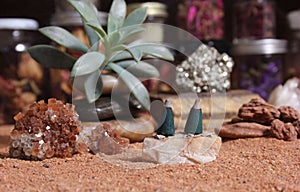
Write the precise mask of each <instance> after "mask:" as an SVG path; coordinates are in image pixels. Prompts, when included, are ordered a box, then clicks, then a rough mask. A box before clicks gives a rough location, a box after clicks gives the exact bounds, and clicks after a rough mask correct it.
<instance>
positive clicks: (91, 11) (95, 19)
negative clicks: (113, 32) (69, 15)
mask: <svg viewBox="0 0 300 192" xmlns="http://www.w3.org/2000/svg"><path fill="white" fill-rule="evenodd" d="M68 1H69V3H70V4H71V5H72V6H73V7H74V8H75V9H76V10H77V12H78V13H79V14H80V16H81V18H82V19H83V21H84V22H85V23H86V24H90V25H93V26H95V27H97V28H99V29H102V31H103V32H104V34H105V31H104V30H103V28H102V26H101V23H100V19H99V13H98V10H97V8H96V7H95V5H94V4H93V3H91V2H90V1H89V0H81V1H76V0H68ZM100 35H102V37H104V36H105V35H103V34H102V33H100Z"/></svg>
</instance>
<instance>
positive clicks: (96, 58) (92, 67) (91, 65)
mask: <svg viewBox="0 0 300 192" xmlns="http://www.w3.org/2000/svg"><path fill="white" fill-rule="evenodd" d="M104 60H105V56H104V55H103V54H102V53H99V52H88V53H86V54H84V55H82V56H81V57H80V58H79V59H78V60H77V61H76V63H75V64H74V67H73V69H72V71H71V76H72V77H75V76H82V75H87V74H90V73H93V72H95V71H96V70H98V69H100V67H101V66H102V64H103V63H104V62H103V61H104Z"/></svg>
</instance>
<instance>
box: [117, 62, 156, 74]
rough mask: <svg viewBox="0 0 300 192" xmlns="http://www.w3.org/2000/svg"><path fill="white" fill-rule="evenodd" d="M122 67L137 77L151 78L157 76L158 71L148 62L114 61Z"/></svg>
mask: <svg viewBox="0 0 300 192" xmlns="http://www.w3.org/2000/svg"><path fill="white" fill-rule="evenodd" d="M116 64H117V65H119V66H121V67H123V68H124V69H126V70H127V71H129V72H130V73H131V74H133V75H134V76H136V77H137V78H152V77H159V71H158V70H157V69H156V68H155V67H154V66H153V65H152V64H150V63H147V62H144V61H139V62H138V63H137V62H135V61H133V60H131V61H122V62H119V63H116Z"/></svg>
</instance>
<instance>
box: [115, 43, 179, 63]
mask: <svg viewBox="0 0 300 192" xmlns="http://www.w3.org/2000/svg"><path fill="white" fill-rule="evenodd" d="M127 49H128V50H130V52H131V53H132V52H133V53H135V52H136V50H138V51H140V52H141V53H142V55H143V56H149V55H150V56H154V57H157V58H160V59H165V60H169V61H173V60H174V56H173V55H172V53H171V52H170V51H169V50H168V49H167V48H165V47H164V46H163V45H160V44H151V43H146V44H138V45H132V46H130V47H127ZM130 52H128V51H127V52H126V51H122V52H119V53H116V54H115V55H114V56H112V58H111V59H110V61H111V62H114V61H120V60H124V59H131V58H132V54H131V53H130Z"/></svg>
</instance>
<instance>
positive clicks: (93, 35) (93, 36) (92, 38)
mask: <svg viewBox="0 0 300 192" xmlns="http://www.w3.org/2000/svg"><path fill="white" fill-rule="evenodd" d="M83 26H84V30H85V32H86V34H87V37H88V39H89V42H90V45H94V44H95V43H97V42H98V41H99V36H98V34H97V32H96V31H95V30H94V29H93V28H92V27H90V26H89V25H88V24H87V23H86V22H83Z"/></svg>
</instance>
